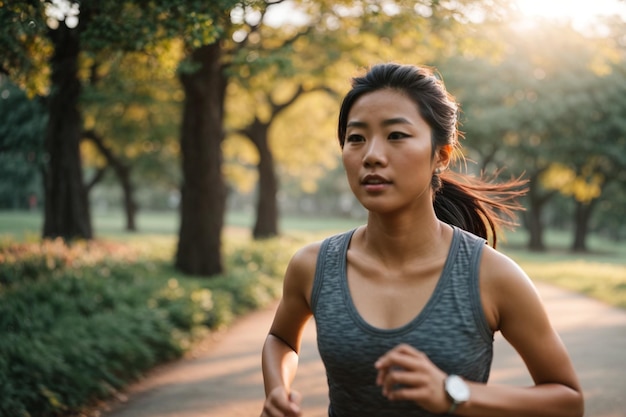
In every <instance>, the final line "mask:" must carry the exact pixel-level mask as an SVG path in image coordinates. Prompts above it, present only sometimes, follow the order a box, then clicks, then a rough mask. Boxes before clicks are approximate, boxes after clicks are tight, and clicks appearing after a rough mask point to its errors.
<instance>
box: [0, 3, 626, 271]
mask: <svg viewBox="0 0 626 417" xmlns="http://www.w3.org/2000/svg"><path fill="white" fill-rule="evenodd" d="M204 3H206V2H196V1H171V0H170V1H168V0H162V1H152V2H144V1H141V0H134V1H123V2H115V3H113V2H107V3H106V4H105V3H101V2H98V1H80V2H73V1H69V0H53V1H39V2H32V1H19V0H17V1H12V2H10V3H9V2H3V3H0V22H1V26H2V28H3V29H2V32H1V35H0V47H1V50H2V55H1V58H0V210H2V214H1V215H2V216H11V215H12V216H17V213H21V214H23V215H28V216H27V217H19V216H18V217H12V218H11V219H12V220H11V221H10V222H8V223H9V224H10V225H14V226H15V225H17V224H18V223H19V221H20V220H19V219H23V221H25V222H27V223H28V224H30V225H31V228H32V227H35V228H36V229H38V230H40V232H41V236H43V237H51V238H54V237H62V238H64V239H66V240H71V239H74V238H83V239H91V238H93V237H95V236H96V235H97V234H98V230H99V229H98V228H99V226H98V224H99V222H101V221H105V222H106V221H108V222H119V223H115V224H119V227H120V229H121V230H128V231H136V230H140V229H141V228H142V220H141V219H143V218H144V216H150V215H157V217H156V218H155V220H154V221H155V222H162V224H163V225H169V226H168V227H169V230H170V231H171V233H178V239H179V243H178V251H177V257H176V259H177V261H176V264H177V265H178V266H179V267H180V268H181V270H183V271H188V272H191V273H198V274H205V275H212V274H215V273H219V272H220V271H221V269H222V267H221V264H220V262H221V261H220V259H221V258H220V254H219V252H220V246H221V244H220V242H221V240H220V239H221V237H220V236H221V235H222V233H223V228H224V227H225V225H228V224H237V225H239V226H242V227H247V228H249V229H250V231H251V234H252V235H253V237H254V238H255V239H263V238H267V237H272V236H275V235H278V234H279V233H280V231H281V222H283V221H285V219H288V218H298V217H300V218H302V217H304V218H305V219H312V218H323V219H346V220H351V221H354V222H356V223H359V222H362V221H363V220H364V212H363V210H362V209H361V207H360V206H359V205H358V203H357V202H356V201H355V200H354V198H353V197H352V195H351V192H350V190H349V188H348V187H347V184H346V181H345V180H344V177H343V175H344V174H343V171H342V167H341V163H340V149H339V146H338V143H337V139H336V133H335V132H336V120H337V113H338V108H339V103H340V100H341V97H342V95H343V94H344V93H345V92H346V91H347V89H348V87H349V80H350V78H351V77H353V76H355V75H358V74H360V73H362V71H363V69H364V68H366V67H368V66H369V65H372V64H375V63H379V62H386V61H396V62H400V63H409V64H417V65H426V66H432V67H435V68H436V69H437V71H438V72H439V74H440V76H441V78H443V79H444V81H445V83H446V85H447V87H448V89H449V91H450V92H451V93H452V94H453V95H454V96H455V97H456V98H457V99H458V100H459V101H460V103H461V105H462V110H463V114H462V118H461V130H462V131H463V132H464V135H465V140H463V141H462V145H463V147H464V153H465V158H466V163H465V164H463V166H461V167H458V169H463V170H468V171H470V172H472V173H474V174H476V175H481V174H482V175H487V176H490V175H493V174H495V173H499V175H500V176H501V178H505V179H508V178H511V177H517V176H523V177H524V178H527V179H528V180H529V193H528V195H527V197H526V198H525V199H524V201H523V203H524V206H525V208H526V211H525V212H524V213H523V215H522V216H521V218H520V219H519V221H520V230H521V232H522V233H523V238H518V239H517V243H518V244H519V245H523V246H525V247H527V248H529V249H532V250H533V251H543V250H546V248H547V246H549V244H548V243H546V239H548V240H549V239H550V238H546V231H547V230H553V231H559V232H560V233H561V235H562V236H566V237H564V238H563V239H565V240H566V241H567V244H566V246H567V247H568V248H569V249H571V250H573V251H578V252H585V251H589V250H591V249H592V248H590V246H589V239H590V238H593V236H602V237H603V238H606V239H607V240H609V241H614V242H620V241H622V240H623V239H624V238H625V237H626V225H624V222H623V221H622V220H623V218H624V214H626V210H625V209H624V207H625V204H626V187H625V184H626V169H625V166H626V152H624V151H625V150H626V24H625V20H624V19H626V2H624V1H619V0H604V1H601V2H600V1H598V2H593V4H591V3H590V2H584V1H550V2H545V1H543V2H540V1H533V0H518V1H512V0H511V1H506V0H459V1H402V0H396V1H394V0H364V1H297V0H284V1H282V0H273V1H255V0H247V1H234V0H220V1H211V2H209V4H208V5H207V4H204ZM29 216H30V217H29ZM159 216H161V217H159ZM7 218H8V217H7ZM145 218H146V219H148V217H145ZM28 219H31V220H28ZM159 219H160V220H159ZM146 221H148V220H146ZM29 222H30V223H29ZM33 222H34V223H33ZM94 224H95V226H94ZM346 224H352V223H346ZM5 227H9V226H5ZM31 230H32V229H31ZM5 232H7V233H8V232H12V231H11V230H6V231H5ZM13 232H14V233H19V230H14V231H13ZM563 239H561V240H563ZM194 251H197V253H196V254H195V255H194V254H193V252H194ZM207 252H210V253H212V254H213V253H214V254H215V256H213V255H210V256H198V254H202V253H204V254H206V253H207ZM199 258H201V259H199Z"/></svg>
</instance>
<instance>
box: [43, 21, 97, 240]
mask: <svg viewBox="0 0 626 417" xmlns="http://www.w3.org/2000/svg"><path fill="white" fill-rule="evenodd" d="M78 35H79V33H78V31H77V30H72V29H69V28H67V27H66V26H65V24H63V23H61V24H60V25H59V28H58V29H56V30H53V31H51V36H50V38H51V39H52V42H53V46H54V53H53V55H52V58H51V61H50V67H51V85H52V87H51V91H50V95H49V100H48V106H49V107H48V109H49V120H48V126H47V129H46V137H45V148H46V152H47V154H48V158H49V159H48V164H47V168H46V174H45V179H44V188H45V209H44V225H43V237H45V238H56V237H62V238H63V239H65V240H68V241H69V240H71V239H74V238H82V239H91V238H92V234H93V232H92V228H91V217H90V214H89V204H88V201H87V192H86V189H85V185H84V184H83V174H82V167H81V158H80V147H79V145H80V140H81V133H82V132H81V130H82V120H81V116H80V113H79V110H78V100H79V96H80V90H81V85H80V81H79V80H78V56H79V53H80V45H79V39H78Z"/></svg>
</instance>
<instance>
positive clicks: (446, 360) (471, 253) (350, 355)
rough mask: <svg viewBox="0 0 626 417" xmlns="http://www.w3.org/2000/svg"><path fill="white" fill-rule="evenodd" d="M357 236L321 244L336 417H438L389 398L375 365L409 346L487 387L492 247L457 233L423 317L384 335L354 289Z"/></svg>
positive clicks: (317, 283) (319, 319)
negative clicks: (484, 272)
mask: <svg viewBox="0 0 626 417" xmlns="http://www.w3.org/2000/svg"><path fill="white" fill-rule="evenodd" d="M353 233H354V230H352V231H350V232H346V233H342V234H339V235H335V236H332V237H330V238H328V239H326V240H325V241H324V242H323V243H322V246H321V248H320V252H319V256H318V259H317V267H316V272H315V279H314V282H313V291H312V293H311V308H312V311H313V315H314V317H315V323H316V327H317V345H318V349H319V352H320V355H321V357H322V360H323V362H324V365H325V367H326V375H327V379H328V387H329V397H330V406H329V416H331V417H352V416H354V417H381V416H382V417H430V416H433V417H434V416H435V414H432V413H429V412H427V411H425V410H423V409H421V408H419V407H418V406H417V405H416V404H415V403H413V402H409V401H400V402H390V401H388V400H387V399H386V398H385V397H383V396H382V394H381V388H380V387H378V386H377V385H376V370H375V369H374V362H376V360H377V359H378V358H379V357H380V356H381V355H383V354H384V353H385V352H387V351H388V350H390V349H391V348H393V347H395V346H396V345H398V344H400V343H407V344H409V345H412V346H413V347H415V348H417V349H419V350H421V351H422V352H424V353H426V354H427V355H428V357H429V358H430V360H431V361H432V362H433V363H434V364H435V365H437V366H438V367H439V368H441V369H442V370H443V371H444V372H446V373H448V374H457V375H461V376H462V377H464V378H466V379H468V380H472V381H478V382H487V379H488V378H489V371H490V369H491V361H492V358H493V333H492V332H491V330H490V328H489V325H488V323H487V321H486V318H485V316H484V313H483V309H482V304H481V301H480V293H479V283H478V265H479V261H480V255H481V253H482V248H483V247H484V244H485V241H484V240H483V239H481V238H479V237H476V236H474V235H472V234H470V233H468V232H465V231H463V230H461V229H458V228H456V227H455V228H454V234H453V238H452V244H451V245H450V249H449V252H448V257H447V259H446V262H445V264H444V267H443V271H442V273H441V276H440V278H439V281H438V283H437V285H436V287H435V290H434V292H433V294H432V295H431V297H430V299H429V300H428V302H427V303H426V305H425V306H424V308H423V310H422V311H421V312H420V313H419V314H418V315H417V316H416V317H415V318H414V319H413V320H411V321H410V322H409V323H407V324H405V325H403V326H401V327H398V328H395V329H380V328H376V327H373V326H371V325H370V324H368V323H367V322H365V320H364V319H363V318H362V317H361V316H360V315H359V313H358V311H357V310H356V308H355V306H354V303H353V301H352V298H351V296H350V292H349V289H348V282H347V279H346V255H347V251H348V246H349V244H350V239H351V238H352V235H353ZM437 416H441V414H438V415H437Z"/></svg>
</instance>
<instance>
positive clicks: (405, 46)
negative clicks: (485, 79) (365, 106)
mask: <svg viewBox="0 0 626 417" xmlns="http://www.w3.org/2000/svg"><path fill="white" fill-rule="evenodd" d="M477 4H478V5H480V2H472V1H467V2H460V3H458V4H457V5H456V6H455V8H447V7H439V6H438V5H436V4H432V3H431V2H423V3H422V4H420V5H419V6H420V7H421V9H419V8H418V7H417V6H416V4H415V2H406V1H397V2H394V3H393V6H392V7H391V3H386V4H383V3H380V4H379V3H378V2H367V3H362V2H351V3H350V4H349V5H346V4H342V3H341V2H340V3H337V2H324V1H320V2H315V3H311V2H302V4H300V5H299V7H300V9H299V10H300V11H301V12H302V13H303V14H304V15H306V16H307V19H306V22H305V23H301V24H299V25H291V26H290V25H288V24H287V25H286V27H282V26H281V27H278V28H273V27H271V26H270V25H267V24H263V14H261V18H260V20H259V23H258V24H255V25H252V26H250V28H249V29H250V30H249V32H244V33H245V36H244V33H242V30H239V31H238V32H237V33H238V34H239V35H240V36H241V37H242V39H243V40H251V41H250V42H247V45H246V46H245V47H244V48H241V49H240V50H239V56H238V58H239V60H236V61H235V65H233V67H235V68H234V70H233V71H231V72H232V73H233V74H234V75H233V77H232V78H233V81H234V82H236V83H238V84H241V88H238V91H241V90H244V89H245V90H250V91H251V95H253V96H254V98H255V101H256V103H255V106H253V107H251V108H252V109H254V110H255V114H254V115H253V116H249V117H248V124H247V125H246V126H242V127H239V128H236V129H235V130H236V131H238V132H239V133H241V134H243V135H245V136H246V137H248V138H249V139H250V141H251V142H252V143H253V144H254V146H255V148H256V149H257V151H258V154H259V159H258V178H259V187H258V192H257V193H258V197H257V212H256V215H257V216H256V221H255V225H254V229H253V235H254V237H255V238H264V237H269V236H274V235H276V234H278V202H277V193H278V180H277V177H276V169H275V167H274V164H275V162H274V161H275V160H276V158H275V157H274V151H273V148H280V146H270V142H271V141H272V140H271V139H272V138H271V137H270V135H269V132H270V128H271V125H272V124H274V123H275V122H276V121H278V120H279V119H280V113H282V112H284V111H285V109H286V108H287V107H289V106H291V105H293V104H294V103H295V102H296V101H300V99H299V97H300V96H303V95H304V94H305V93H307V92H312V91H316V90H324V91H327V92H329V93H330V94H331V96H333V97H334V98H335V101H338V100H337V97H338V96H339V94H338V93H337V92H338V91H341V90H344V89H345V88H346V83H345V81H346V80H347V79H349V78H350V77H351V76H352V75H354V72H355V71H354V69H355V68H358V67H362V66H367V65H370V64H372V63H374V62H377V61H380V60H391V59H394V58H395V59H396V60H398V58H399V57H402V60H406V61H407V62H417V61H420V60H428V59H429V58H430V59H432V57H433V56H434V55H435V54H436V53H438V52H442V50H443V49H445V48H451V47H454V46H456V45H457V43H454V42H450V41H451V40H452V39H451V38H449V35H450V34H451V33H458V32H459V31H460V30H461V29H460V28H461V26H462V24H461V23H460V22H459V21H457V20H456V19H461V18H463V15H464V13H466V12H467V9H466V8H468V7H471V6H476V5H477ZM485 8H486V7H485ZM416 11H417V12H416ZM241 12H242V16H243V18H242V20H244V21H245V16H246V10H245V9H242V10H241ZM463 24H466V22H463ZM442 38H445V39H446V40H447V41H449V42H448V43H445V42H441V41H442ZM442 45H445V47H443V46H442ZM236 58H237V57H236ZM336 85H340V87H335V86H336ZM279 91H281V92H284V91H288V93H286V94H285V93H283V94H278V92H279ZM335 91H337V92H335ZM280 95H282V96H283V97H281V99H280V100H277V99H276V98H275V97H274V96H280ZM335 108H338V103H336V104H335ZM287 137H288V136H287ZM273 142H274V144H277V143H278V142H280V143H282V142H283V141H278V140H273Z"/></svg>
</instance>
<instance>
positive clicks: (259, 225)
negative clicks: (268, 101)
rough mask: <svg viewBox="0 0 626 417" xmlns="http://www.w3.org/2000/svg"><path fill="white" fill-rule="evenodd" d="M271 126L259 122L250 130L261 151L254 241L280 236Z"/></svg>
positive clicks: (249, 133) (250, 135) (251, 137)
mask: <svg viewBox="0 0 626 417" xmlns="http://www.w3.org/2000/svg"><path fill="white" fill-rule="evenodd" d="M268 128H269V125H267V124H263V123H261V122H260V121H259V120H255V122H254V123H253V124H252V125H251V126H250V128H249V129H248V136H249V137H250V139H251V140H252V142H253V143H254V145H255V146H256V148H257V150H258V151H259V166H258V172H259V190H258V193H259V194H258V196H257V210H256V222H255V224H254V229H253V231H252V235H253V237H254V239H267V238H270V237H274V236H277V235H278V202H277V196H278V179H277V177H276V172H275V171H274V157H273V155H272V151H271V150H270V147H269V143H268V137H267V132H268Z"/></svg>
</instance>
